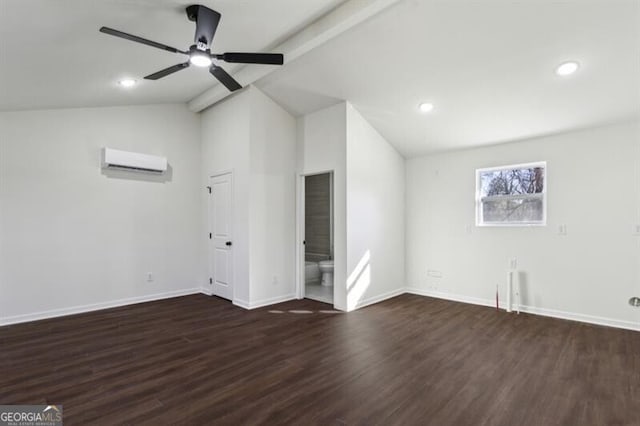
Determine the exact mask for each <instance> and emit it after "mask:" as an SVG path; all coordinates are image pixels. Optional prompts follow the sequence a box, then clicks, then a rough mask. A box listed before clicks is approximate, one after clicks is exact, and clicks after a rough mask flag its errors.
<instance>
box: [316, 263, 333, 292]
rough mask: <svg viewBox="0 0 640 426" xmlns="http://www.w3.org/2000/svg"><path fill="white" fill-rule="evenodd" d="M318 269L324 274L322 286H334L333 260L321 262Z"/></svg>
mask: <svg viewBox="0 0 640 426" xmlns="http://www.w3.org/2000/svg"><path fill="white" fill-rule="evenodd" d="M318 267H319V268H320V272H321V273H322V285H324V286H327V287H329V286H332V285H333V260H321V261H320V262H318Z"/></svg>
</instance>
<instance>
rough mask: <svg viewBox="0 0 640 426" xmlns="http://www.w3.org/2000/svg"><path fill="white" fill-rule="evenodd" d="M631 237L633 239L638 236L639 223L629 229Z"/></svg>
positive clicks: (639, 231)
mask: <svg viewBox="0 0 640 426" xmlns="http://www.w3.org/2000/svg"><path fill="white" fill-rule="evenodd" d="M631 235H633V236H635V237H639V236H640V223H636V224H635V225H633V227H632V228H631Z"/></svg>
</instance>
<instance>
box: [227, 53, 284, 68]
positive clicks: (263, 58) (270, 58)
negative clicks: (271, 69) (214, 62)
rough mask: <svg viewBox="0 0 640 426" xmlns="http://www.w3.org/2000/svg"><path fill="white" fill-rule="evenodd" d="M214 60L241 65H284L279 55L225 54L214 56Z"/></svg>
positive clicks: (282, 56) (282, 57)
mask: <svg viewBox="0 0 640 426" xmlns="http://www.w3.org/2000/svg"><path fill="white" fill-rule="evenodd" d="M216 59H222V60H223V61H225V62H238V63H241V64H267V65H282V64H283V63H284V55H282V54H281V53H242V52H227V53H223V54H222V55H216Z"/></svg>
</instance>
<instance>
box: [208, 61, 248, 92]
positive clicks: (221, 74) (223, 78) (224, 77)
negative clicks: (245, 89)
mask: <svg viewBox="0 0 640 426" xmlns="http://www.w3.org/2000/svg"><path fill="white" fill-rule="evenodd" d="M209 72H210V73H211V74H212V75H213V76H214V77H215V78H217V79H218V81H219V82H220V83H222V84H223V85H224V86H225V87H226V88H227V89H229V90H230V91H231V92H235V91H236V90H239V89H242V86H241V85H240V83H238V82H237V81H236V80H235V79H234V78H233V77H231V76H230V75H229V73H227V72H226V71H225V70H224V69H222V68H221V67H219V66H217V65H211V68H209Z"/></svg>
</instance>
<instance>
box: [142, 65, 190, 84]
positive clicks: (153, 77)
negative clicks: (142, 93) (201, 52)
mask: <svg viewBox="0 0 640 426" xmlns="http://www.w3.org/2000/svg"><path fill="white" fill-rule="evenodd" d="M188 66H189V62H185V63H182V64H177V65H172V66H170V67H169V68H165V69H163V70H160V71H158V72H154V73H153V74H149V75H148V76H146V77H145V80H158V79H160V78H162V77H166V76H168V75H169V74H173V73H174V72H177V71H180V70H183V69H185V68H187V67H188Z"/></svg>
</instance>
